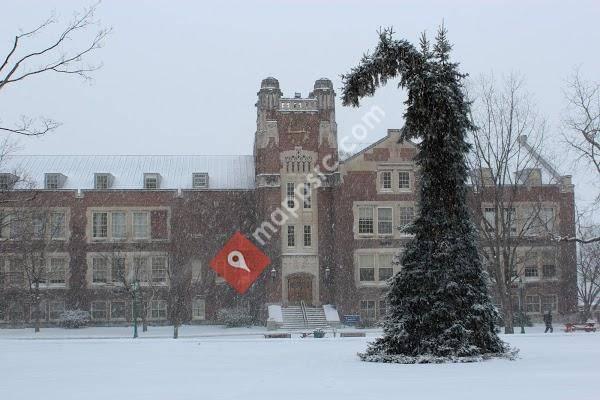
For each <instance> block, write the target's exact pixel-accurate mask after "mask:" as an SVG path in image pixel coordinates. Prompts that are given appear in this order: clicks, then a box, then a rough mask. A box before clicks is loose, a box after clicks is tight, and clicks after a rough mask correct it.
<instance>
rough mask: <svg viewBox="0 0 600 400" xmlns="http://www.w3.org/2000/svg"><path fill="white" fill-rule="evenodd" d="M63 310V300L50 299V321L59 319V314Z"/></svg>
mask: <svg viewBox="0 0 600 400" xmlns="http://www.w3.org/2000/svg"><path fill="white" fill-rule="evenodd" d="M64 312H65V302H64V301H51V302H50V310H49V314H50V321H57V320H59V319H60V316H61V315H62V314H63V313H64Z"/></svg>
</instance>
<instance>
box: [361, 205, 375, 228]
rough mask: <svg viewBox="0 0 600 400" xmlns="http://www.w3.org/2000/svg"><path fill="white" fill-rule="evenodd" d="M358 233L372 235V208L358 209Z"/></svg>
mask: <svg viewBox="0 0 600 400" xmlns="http://www.w3.org/2000/svg"><path fill="white" fill-rule="evenodd" d="M358 233H359V234H363V235H364V234H372V233H373V207H358Z"/></svg>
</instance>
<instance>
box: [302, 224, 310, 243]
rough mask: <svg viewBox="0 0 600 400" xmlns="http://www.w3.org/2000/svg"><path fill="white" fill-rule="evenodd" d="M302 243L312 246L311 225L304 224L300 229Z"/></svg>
mask: <svg viewBox="0 0 600 400" xmlns="http://www.w3.org/2000/svg"><path fill="white" fill-rule="evenodd" d="M307 228H308V229H307ZM302 244H303V245H304V247H312V225H304V227H303V230H302Z"/></svg>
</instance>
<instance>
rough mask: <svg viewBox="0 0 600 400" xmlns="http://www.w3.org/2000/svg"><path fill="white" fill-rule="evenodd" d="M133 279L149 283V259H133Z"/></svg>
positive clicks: (138, 257) (143, 257) (136, 257)
mask: <svg viewBox="0 0 600 400" xmlns="http://www.w3.org/2000/svg"><path fill="white" fill-rule="evenodd" d="M132 272H133V274H132V275H133V279H135V280H137V281H138V282H148V257H145V256H135V257H133V271H132Z"/></svg>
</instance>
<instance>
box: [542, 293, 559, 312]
mask: <svg viewBox="0 0 600 400" xmlns="http://www.w3.org/2000/svg"><path fill="white" fill-rule="evenodd" d="M556 310H558V298H557V296H556V295H555V294H549V295H544V296H542V311H543V312H548V311H552V312H556Z"/></svg>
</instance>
